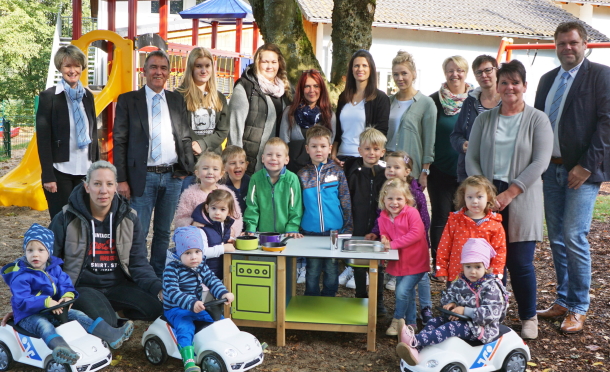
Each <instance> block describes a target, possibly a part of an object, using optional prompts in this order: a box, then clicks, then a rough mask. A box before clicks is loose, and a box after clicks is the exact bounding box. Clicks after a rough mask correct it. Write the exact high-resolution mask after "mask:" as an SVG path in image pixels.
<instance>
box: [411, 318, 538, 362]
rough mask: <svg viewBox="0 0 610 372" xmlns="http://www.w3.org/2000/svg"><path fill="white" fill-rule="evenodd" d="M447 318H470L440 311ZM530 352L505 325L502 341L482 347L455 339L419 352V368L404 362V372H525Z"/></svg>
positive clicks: (502, 331)
mask: <svg viewBox="0 0 610 372" xmlns="http://www.w3.org/2000/svg"><path fill="white" fill-rule="evenodd" d="M437 310H439V311H441V312H442V313H444V314H446V315H453V316H455V317H457V318H459V319H461V320H471V319H470V318H469V317H467V316H465V315H461V314H456V313H454V312H452V311H449V310H446V309H443V308H442V307H437ZM528 360H530V349H529V347H528V346H527V345H526V344H525V342H523V340H522V339H521V337H519V335H518V334H517V333H516V332H515V331H513V330H512V329H510V328H508V327H507V326H505V325H502V324H501V325H500V337H499V338H497V339H496V340H495V341H492V342H490V343H487V344H484V345H483V344H482V343H480V342H476V341H474V342H473V341H464V340H462V339H461V338H458V337H451V338H448V339H447V340H445V341H443V342H441V343H440V344H437V345H433V346H427V347H425V348H424V349H423V350H422V351H420V352H419V363H418V364H417V365H416V366H410V365H408V364H407V363H406V362H405V361H404V360H401V361H400V371H401V372H467V371H468V372H470V371H473V372H474V371H476V372H492V371H498V370H500V371H502V372H525V369H526V368H527V361H528Z"/></svg>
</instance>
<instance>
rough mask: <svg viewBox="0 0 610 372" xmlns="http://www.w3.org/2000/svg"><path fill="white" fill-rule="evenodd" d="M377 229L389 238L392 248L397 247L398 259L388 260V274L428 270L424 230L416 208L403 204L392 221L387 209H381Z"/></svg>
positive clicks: (409, 273)
mask: <svg viewBox="0 0 610 372" xmlns="http://www.w3.org/2000/svg"><path fill="white" fill-rule="evenodd" d="M379 231H380V233H381V236H386V237H388V238H389V239H390V240H391V243H390V247H391V248H392V249H398V261H388V267H387V269H386V271H387V272H388V273H389V274H391V275H394V276H405V275H414V274H420V273H424V272H428V271H430V253H429V252H428V242H427V240H426V231H425V229H424V224H423V222H422V220H421V217H420V216H419V212H418V211H417V209H415V208H413V207H409V206H405V207H404V208H403V210H402V211H401V212H400V214H398V216H396V218H395V219H394V221H392V220H391V219H390V215H389V214H388V211H382V212H381V214H380V215H379Z"/></svg>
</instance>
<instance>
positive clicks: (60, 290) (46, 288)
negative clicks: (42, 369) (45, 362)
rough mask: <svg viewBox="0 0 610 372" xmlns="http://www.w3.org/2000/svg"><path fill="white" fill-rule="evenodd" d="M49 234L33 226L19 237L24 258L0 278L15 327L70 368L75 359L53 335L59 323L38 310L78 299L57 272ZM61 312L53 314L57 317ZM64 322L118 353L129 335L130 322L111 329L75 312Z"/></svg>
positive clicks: (58, 267)
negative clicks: (38, 340) (73, 322)
mask: <svg viewBox="0 0 610 372" xmlns="http://www.w3.org/2000/svg"><path fill="white" fill-rule="evenodd" d="M54 240H55V236H54V234H53V231H51V230H49V229H47V228H44V227H42V226H40V225H39V224H36V223H35V224H33V225H32V226H31V227H30V228H29V229H28V231H27V232H26V233H25V235H24V237H23V250H24V253H25V255H24V256H23V257H20V258H18V259H17V260H16V261H15V262H13V263H10V264H8V265H5V266H4V267H3V268H2V278H3V279H4V281H5V282H6V284H7V285H8V286H9V288H10V289H11V293H12V294H13V296H12V297H11V306H12V308H13V317H14V319H15V324H17V325H18V326H20V327H21V328H23V329H25V330H26V331H28V332H30V333H33V334H35V335H36V336H37V337H40V338H41V339H42V340H43V341H44V342H45V344H46V345H47V346H48V348H49V349H51V350H52V351H53V359H55V361H56V362H58V363H61V364H70V365H74V364H76V362H77V361H78V359H79V355H78V354H77V353H76V352H75V351H74V350H72V349H71V348H70V346H69V345H68V344H67V343H66V341H65V340H64V339H63V338H62V337H61V336H60V335H59V334H57V331H56V330H55V327H56V326H59V325H60V323H59V321H58V320H57V319H56V318H55V317H54V316H53V314H51V313H40V312H41V311H42V310H44V309H46V308H49V307H53V306H56V305H59V304H61V303H62V302H66V301H68V300H71V299H73V298H76V297H77V296H78V293H77V292H76V290H75V289H74V286H73V285H72V281H71V280H70V277H69V276H68V274H66V273H64V272H63V271H62V270H61V265H62V264H63V261H62V260H61V259H60V258H58V257H53V256H52V254H53V243H54ZM62 312H63V309H61V308H60V309H56V310H53V313H54V314H61V313H62ZM68 320H76V321H77V322H79V323H80V325H81V326H83V328H84V329H85V330H86V331H87V332H88V333H90V334H92V335H94V336H97V337H99V338H101V339H102V340H104V341H106V342H107V343H108V344H109V345H110V347H111V348H113V349H118V348H119V347H121V345H122V344H123V342H124V341H125V340H127V339H128V338H129V336H131V333H132V332H133V322H132V321H128V322H127V323H125V324H124V325H123V326H122V327H121V328H113V327H111V326H110V325H109V324H108V323H106V322H105V321H104V320H103V319H102V318H97V319H96V320H93V319H91V318H89V317H88V316H87V315H85V313H83V312H81V311H78V310H68Z"/></svg>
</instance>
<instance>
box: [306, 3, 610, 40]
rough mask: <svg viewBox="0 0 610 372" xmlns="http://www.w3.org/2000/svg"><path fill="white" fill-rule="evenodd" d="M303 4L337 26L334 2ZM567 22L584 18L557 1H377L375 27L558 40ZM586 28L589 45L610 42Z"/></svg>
mask: <svg viewBox="0 0 610 372" xmlns="http://www.w3.org/2000/svg"><path fill="white" fill-rule="evenodd" d="M581 1H584V0H581ZM596 1H599V0H596ZM297 2H298V3H299V6H300V7H301V11H302V12H303V16H304V17H305V19H307V20H308V21H310V22H321V23H331V17H332V9H333V0H297ZM609 2H610V1H609ZM567 21H578V18H576V17H574V16H573V15H572V14H570V13H568V12H567V11H565V10H563V9H561V8H560V7H559V6H557V5H555V4H554V3H553V2H552V1H551V0H499V1H498V0H458V1H455V0H377V9H376V11H375V20H374V21H373V26H376V27H392V28H405V29H412V30H427V31H441V32H453V33H468V34H477V35H494V36H507V37H519V38H529V39H546V40H552V39H553V33H554V32H555V28H556V27H557V25H558V24H559V23H561V22H567ZM585 27H586V28H587V31H588V33H589V36H590V40H589V41H610V39H608V37H607V36H606V35H604V34H602V33H601V32H599V31H598V30H596V29H594V28H593V27H591V26H589V25H587V24H586V25H585Z"/></svg>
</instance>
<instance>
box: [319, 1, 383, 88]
mask: <svg viewBox="0 0 610 372" xmlns="http://www.w3.org/2000/svg"><path fill="white" fill-rule="evenodd" d="M375 3H376V0H334V7H333V18H332V21H333V31H332V33H331V35H330V38H331V41H332V43H333V63H332V68H331V72H330V83H331V84H333V85H335V86H336V87H343V85H344V84H345V82H344V80H343V77H344V76H345V75H346V73H347V72H348V71H347V65H348V63H349V60H350V58H351V57H352V54H354V52H356V51H357V50H359V49H367V50H368V49H369V48H370V47H371V44H372V42H373V34H372V26H373V18H374V17H375ZM335 26H336V27H335ZM341 90H343V89H342V88H341Z"/></svg>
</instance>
